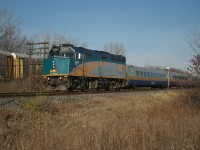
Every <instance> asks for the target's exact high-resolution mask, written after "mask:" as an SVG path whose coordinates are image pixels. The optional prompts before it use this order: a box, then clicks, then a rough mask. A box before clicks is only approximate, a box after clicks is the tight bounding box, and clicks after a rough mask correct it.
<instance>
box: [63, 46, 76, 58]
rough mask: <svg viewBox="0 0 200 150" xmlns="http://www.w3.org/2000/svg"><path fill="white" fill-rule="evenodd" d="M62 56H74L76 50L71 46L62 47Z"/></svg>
mask: <svg viewBox="0 0 200 150" xmlns="http://www.w3.org/2000/svg"><path fill="white" fill-rule="evenodd" d="M60 56H64V57H69V58H73V57H74V51H73V49H72V48H71V47H60Z"/></svg>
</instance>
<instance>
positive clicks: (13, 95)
mask: <svg viewBox="0 0 200 150" xmlns="http://www.w3.org/2000/svg"><path fill="white" fill-rule="evenodd" d="M138 91H158V90H152V89H137V90H117V91H116V90H110V91H105V90H100V91H96V90H92V91H84V92H81V91H73V92H68V91H51V92H21V93H20V92H18V93H14V92H12V93H0V98H7V97H29V96H54V95H82V94H101V93H103V94H105V93H119V92H138Z"/></svg>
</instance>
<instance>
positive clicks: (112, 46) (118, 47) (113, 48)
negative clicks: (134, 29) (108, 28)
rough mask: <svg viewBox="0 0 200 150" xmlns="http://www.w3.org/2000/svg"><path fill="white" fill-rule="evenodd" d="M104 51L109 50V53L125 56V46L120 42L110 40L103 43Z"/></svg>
mask: <svg viewBox="0 0 200 150" xmlns="http://www.w3.org/2000/svg"><path fill="white" fill-rule="evenodd" d="M104 51H106V52H109V53H111V54H116V55H123V56H125V52H126V50H125V47H124V44H123V43H121V42H110V43H108V44H105V45H104Z"/></svg>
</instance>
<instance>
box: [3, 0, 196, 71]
mask: <svg viewBox="0 0 200 150" xmlns="http://www.w3.org/2000/svg"><path fill="white" fill-rule="evenodd" d="M199 6H200V0H32V1H30V0H0V8H6V9H8V10H9V11H11V12H12V13H14V15H15V16H16V17H17V18H19V19H20V20H22V25H21V28H22V30H23V34H25V35H33V34H41V33H50V34H62V35H67V36H72V37H78V38H79V39H80V41H82V42H85V43H87V45H88V48H89V49H98V50H102V49H103V47H104V45H105V44H107V43H109V42H122V43H123V44H124V46H125V48H126V56H127V63H128V64H132V65H136V66H144V65H148V64H149V65H156V66H170V67H176V68H181V69H186V68H187V67H188V65H189V60H190V58H191V57H192V50H191V48H190V47H189V45H188V44H187V42H186V41H185V39H187V38H188V36H189V32H188V29H190V30H193V31H195V32H197V31H199V30H200V8H199Z"/></svg>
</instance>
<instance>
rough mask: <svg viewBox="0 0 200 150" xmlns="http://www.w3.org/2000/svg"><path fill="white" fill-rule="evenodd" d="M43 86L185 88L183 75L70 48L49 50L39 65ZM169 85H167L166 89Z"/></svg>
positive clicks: (69, 46) (99, 53)
mask: <svg viewBox="0 0 200 150" xmlns="http://www.w3.org/2000/svg"><path fill="white" fill-rule="evenodd" d="M42 76H43V81H44V83H45V85H47V86H50V87H53V88H54V89H59V87H60V86H62V87H64V88H65V89H68V90H70V91H72V90H75V89H80V90H84V89H97V90H99V89H106V90H109V89H121V88H135V87H152V88H153V87H155V88H157V87H159V88H166V87H167V86H170V87H173V86H188V85H191V83H192V82H190V81H191V80H194V77H191V76H190V75H189V74H187V73H177V72H169V71H168V70H166V69H149V68H143V67H136V66H131V65H127V64H126V58H125V57H124V56H122V55H114V54H110V53H107V52H104V51H98V50H90V49H86V48H83V47H76V46H73V45H70V44H63V45H60V46H53V47H52V49H51V50H50V52H49V57H48V58H47V59H45V60H44V61H43V72H42ZM168 84H169V85H168Z"/></svg>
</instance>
